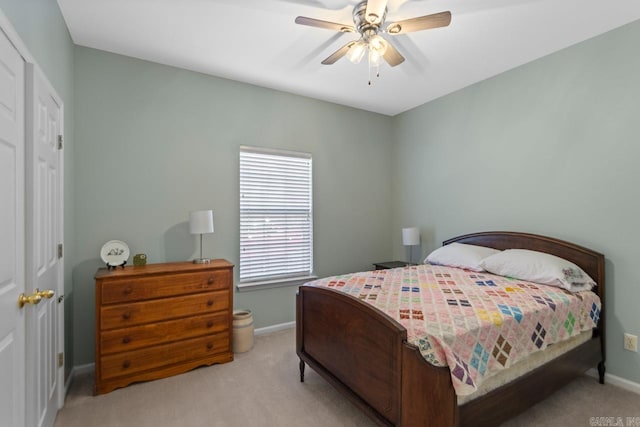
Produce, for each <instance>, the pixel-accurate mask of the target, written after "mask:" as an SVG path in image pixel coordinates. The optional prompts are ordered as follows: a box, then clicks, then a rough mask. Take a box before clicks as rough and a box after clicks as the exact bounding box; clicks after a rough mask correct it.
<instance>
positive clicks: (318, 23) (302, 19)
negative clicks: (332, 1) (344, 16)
mask: <svg viewBox="0 0 640 427" xmlns="http://www.w3.org/2000/svg"><path fill="white" fill-rule="evenodd" d="M296 24H300V25H308V26H309V27H317V28H324V29H327V30H334V31H340V32H343V33H350V32H355V31H356V29H355V28H354V27H353V25H345V24H337V23H335V22H329V21H322V20H320V19H314V18H307V17H306V16H298V17H297V18H296Z"/></svg>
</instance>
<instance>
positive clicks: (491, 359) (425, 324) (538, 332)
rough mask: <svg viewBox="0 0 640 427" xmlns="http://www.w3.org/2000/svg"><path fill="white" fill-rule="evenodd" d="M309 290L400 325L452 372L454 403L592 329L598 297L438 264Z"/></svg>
mask: <svg viewBox="0 0 640 427" xmlns="http://www.w3.org/2000/svg"><path fill="white" fill-rule="evenodd" d="M307 285H308V286H319V287H328V288H333V289H336V290H338V291H341V292H344V293H347V294H349V295H352V296H354V297H357V298H359V299H360V300H362V301H364V302H366V303H368V304H370V305H372V306H373V307H375V308H377V309H379V310H381V311H382V312H384V313H385V314H387V315H389V316H390V317H391V318H393V319H395V320H397V321H398V322H399V323H400V324H401V325H402V326H404V327H405V329H406V330H407V341H408V342H409V343H411V344H414V345H416V346H417V347H418V348H419V350H420V353H421V354H422V356H423V357H424V358H425V360H427V361H428V362H429V363H431V364H433V365H435V366H448V367H449V370H450V372H451V378H452V383H453V387H454V389H455V391H456V394H457V395H458V396H459V399H460V398H462V397H465V396H472V395H475V393H477V392H479V391H480V390H482V389H483V387H484V383H485V381H486V380H488V379H490V378H492V377H494V376H496V375H497V374H498V373H500V372H503V371H507V370H510V368H511V367H516V365H518V363H519V362H521V361H524V360H525V359H528V358H529V357H530V356H532V355H534V354H536V353H538V352H540V353H546V351H544V350H546V349H547V348H549V349H551V348H550V346H551V347H553V344H556V343H560V342H563V341H567V340H569V339H571V338H572V337H576V336H579V335H581V332H584V331H591V329H592V328H594V327H595V325H596V324H597V322H598V317H599V315H600V300H599V298H598V296H597V295H596V294H595V293H593V292H591V291H584V292H579V293H571V292H568V291H566V290H564V289H560V288H557V287H552V286H547V285H539V284H536V283H531V282H526V281H522V280H517V279H513V278H508V277H502V276H496V275H492V274H488V273H476V272H472V271H467V270H462V269H458V268H452V267H444V266H436V265H418V266H409V267H405V268H396V269H389V270H375V271H367V272H360V273H353V274H347V275H341V276H333V277H328V278H324V279H320V280H316V281H314V282H310V283H308V284H307ZM588 333H590V332H588ZM544 357H546V356H544ZM505 375H506V374H505ZM498 381H501V380H498ZM465 401H466V400H465Z"/></svg>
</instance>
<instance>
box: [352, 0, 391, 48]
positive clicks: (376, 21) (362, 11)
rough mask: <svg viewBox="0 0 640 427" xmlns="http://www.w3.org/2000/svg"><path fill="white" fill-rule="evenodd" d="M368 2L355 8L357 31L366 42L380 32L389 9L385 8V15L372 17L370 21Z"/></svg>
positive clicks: (361, 3) (363, 2) (354, 19)
mask: <svg viewBox="0 0 640 427" xmlns="http://www.w3.org/2000/svg"><path fill="white" fill-rule="evenodd" d="M366 14H367V2H366V1H362V2H360V3H358V4H357V5H356V6H355V7H354V8H353V23H354V24H355V27H356V29H357V30H358V32H359V33H360V34H362V37H363V38H364V39H365V40H368V39H369V38H370V37H372V36H375V35H376V34H378V31H380V26H381V25H382V23H383V22H384V20H385V18H386V16H387V8H386V7H385V8H384V13H383V14H382V16H380V17H376V16H372V17H371V19H369V18H368V17H367V16H366Z"/></svg>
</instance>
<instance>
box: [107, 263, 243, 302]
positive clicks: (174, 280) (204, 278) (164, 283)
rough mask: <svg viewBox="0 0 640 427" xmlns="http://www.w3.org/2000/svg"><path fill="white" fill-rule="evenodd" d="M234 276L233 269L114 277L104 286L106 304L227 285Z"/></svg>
mask: <svg viewBox="0 0 640 427" xmlns="http://www.w3.org/2000/svg"><path fill="white" fill-rule="evenodd" d="M231 280H232V278H231V271H229V270H213V271H207V272H200V273H182V274H165V275H161V276H158V275H157V276H148V277H143V278H123V279H119V280H111V281H109V282H108V283H105V284H104V285H103V286H102V287H101V289H102V295H101V297H102V304H114V303H120V302H128V301H138V300H147V299H153V298H163V297H169V296H174V295H184V294H193V293H196V292H203V291H214V290H218V289H225V288H227V287H228V284H229V283H230V282H231Z"/></svg>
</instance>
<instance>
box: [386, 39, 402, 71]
mask: <svg viewBox="0 0 640 427" xmlns="http://www.w3.org/2000/svg"><path fill="white" fill-rule="evenodd" d="M382 57H383V58H384V60H385V61H387V64H389V65H390V66H392V67H395V66H396V65H400V64H402V63H403V62H404V56H402V55H400V52H398V49H396V48H395V47H394V46H393V45H392V44H391V43H389V42H387V50H385V52H384V55H382Z"/></svg>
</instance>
